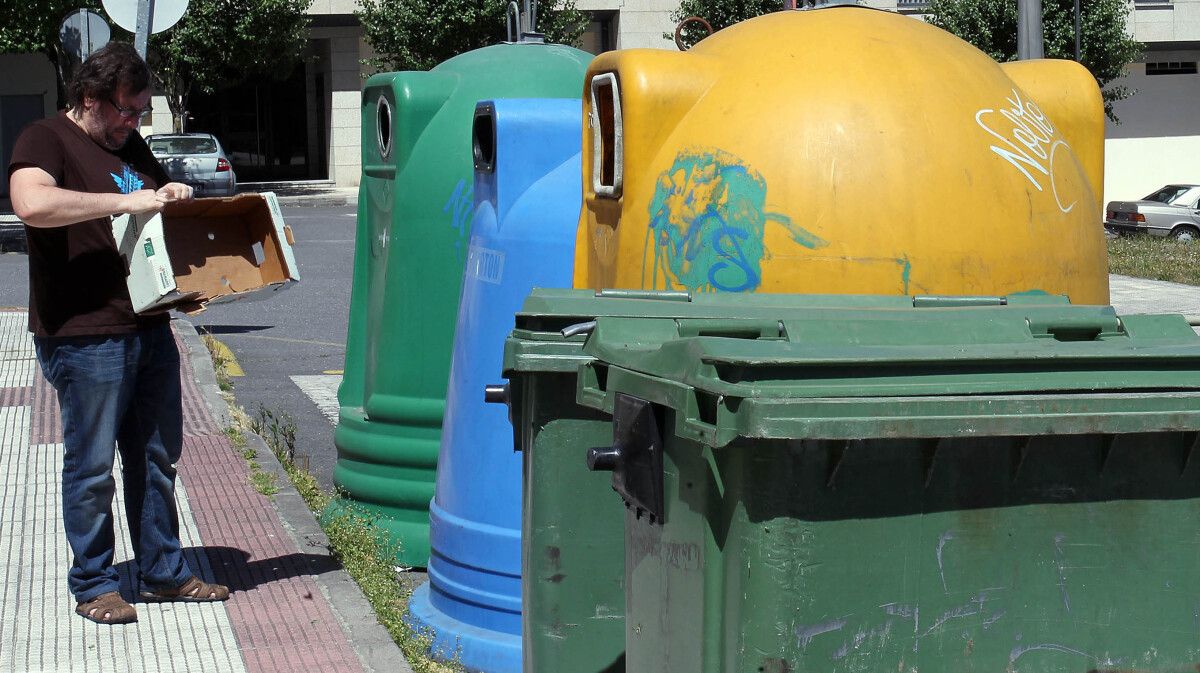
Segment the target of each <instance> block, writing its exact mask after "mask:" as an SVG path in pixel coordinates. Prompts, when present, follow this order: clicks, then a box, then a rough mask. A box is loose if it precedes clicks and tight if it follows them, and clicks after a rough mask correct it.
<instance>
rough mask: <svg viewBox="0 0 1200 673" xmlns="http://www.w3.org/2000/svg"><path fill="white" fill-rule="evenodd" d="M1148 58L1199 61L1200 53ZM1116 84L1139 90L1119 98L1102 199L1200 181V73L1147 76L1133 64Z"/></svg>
mask: <svg viewBox="0 0 1200 673" xmlns="http://www.w3.org/2000/svg"><path fill="white" fill-rule="evenodd" d="M1146 60H1148V61H1151V62H1156V61H1197V60H1200V51H1152V52H1150V53H1148V54H1147V55H1146ZM1127 72H1128V75H1127V76H1126V77H1124V78H1122V79H1120V80H1118V83H1120V84H1122V85H1124V86H1127V87H1129V88H1131V89H1136V91H1137V93H1135V94H1134V95H1133V97H1131V98H1128V99H1126V100H1123V101H1118V102H1117V103H1115V104H1114V106H1113V111H1114V112H1115V113H1116V115H1117V117H1118V118H1119V119H1120V123H1119V124H1114V123H1113V122H1111V121H1109V122H1108V123H1107V127H1106V129H1105V143H1104V201H1105V202H1108V201H1128V200H1132V199H1139V198H1141V197H1143V196H1145V195H1147V194H1149V193H1150V192H1152V191H1154V190H1155V189H1157V188H1159V187H1161V186H1163V185H1165V184H1168V183H1172V182H1194V183H1198V184H1200V112H1198V111H1200V75H1146V74H1145V73H1146V66H1145V64H1144V63H1135V64H1133V65H1131V66H1129V68H1128V70H1127Z"/></svg>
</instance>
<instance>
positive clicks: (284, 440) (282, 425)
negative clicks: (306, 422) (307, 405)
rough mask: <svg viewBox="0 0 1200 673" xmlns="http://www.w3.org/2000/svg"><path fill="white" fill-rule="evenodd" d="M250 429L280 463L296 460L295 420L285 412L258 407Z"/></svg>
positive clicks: (260, 405)
mask: <svg viewBox="0 0 1200 673" xmlns="http://www.w3.org/2000/svg"><path fill="white" fill-rule="evenodd" d="M250 429H251V430H253V431H254V434H256V435H258V436H259V437H262V438H263V440H264V441H266V443H267V446H269V447H270V448H271V452H272V453H274V454H275V457H276V458H278V459H279V462H281V463H285V464H286V463H291V462H293V461H294V460H295V458H296V419H294V418H292V415H291V414H289V413H287V412H286V411H279V412H276V411H272V410H270V409H268V408H266V407H265V406H263V405H262V404H259V405H258V417H257V418H255V419H253V420H251V421H250Z"/></svg>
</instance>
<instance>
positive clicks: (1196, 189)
mask: <svg viewBox="0 0 1200 673" xmlns="http://www.w3.org/2000/svg"><path fill="white" fill-rule="evenodd" d="M1104 210H1105V216H1104V228H1105V229H1108V230H1109V231H1115V232H1117V233H1122V234H1123V233H1132V232H1141V233H1148V234H1153V235H1155V236H1170V237H1171V238H1174V239H1178V240H1181V241H1194V240H1197V239H1200V185H1167V186H1166V187H1163V188H1162V189H1160V190H1158V191H1156V192H1154V193H1153V194H1150V195H1149V196H1147V197H1146V198H1144V199H1142V200H1140V201H1110V202H1109V204H1108V207H1107V208H1105V209H1104Z"/></svg>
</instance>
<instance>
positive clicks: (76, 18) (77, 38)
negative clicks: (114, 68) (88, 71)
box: [58, 9, 112, 61]
mask: <svg viewBox="0 0 1200 673" xmlns="http://www.w3.org/2000/svg"><path fill="white" fill-rule="evenodd" d="M58 39H59V41H61V42H62V46H63V49H64V50H65V51H66V52H67V53H68V54H70V55H72V56H74V57H75V58H77V59H79V60H80V61H85V60H87V57H88V56H91V55H92V54H93V53H95V51H96V50H97V49H99V48H100V47H103V46H104V45H106V44H108V41H109V40H110V39H112V29H110V28H109V27H108V22H107V21H105V20H104V17H102V16H100V15H99V14H97V13H96V12H93V11H92V10H90V9H81V10H79V11H77V12H71V13H70V14H68V15H67V18H65V19H63V22H62V26H60V27H59V29H58Z"/></svg>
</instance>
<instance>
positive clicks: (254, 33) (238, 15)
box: [148, 0, 312, 132]
mask: <svg viewBox="0 0 1200 673" xmlns="http://www.w3.org/2000/svg"><path fill="white" fill-rule="evenodd" d="M310 4H312V0H191V1H190V2H189V3H188V10H187V13H186V14H184V15H183V18H182V19H180V21H179V23H177V24H175V26H174V27H172V28H171V29H169V30H167V31H165V32H163V33H159V34H157V35H153V36H151V38H150V47H149V54H148V60H149V62H150V68H151V70H152V71H153V72H154V81H155V84H156V85H157V86H158V88H159V89H160V90H161V91H162V92H163V94H164V95H165V96H166V98H167V105H168V106H169V107H170V108H171V114H172V116H173V117H174V125H175V130H176V131H177V132H178V131H182V130H183V122H184V118H185V116H186V114H187V101H188V96H189V95H190V94H191V93H192V91H202V92H204V93H212V92H213V91H214V90H216V89H217V88H219V87H225V86H232V85H235V84H239V83H241V82H244V81H246V80H249V79H253V78H271V77H274V78H283V77H286V76H287V75H288V74H290V73H291V71H292V68H293V67H294V66H295V64H296V61H297V60H298V59H299V58H300V54H301V52H302V51H303V50H304V46H305V44H306V43H307V34H308V16H307V15H306V14H305V12H306V11H307V10H308V6H309V5H310Z"/></svg>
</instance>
